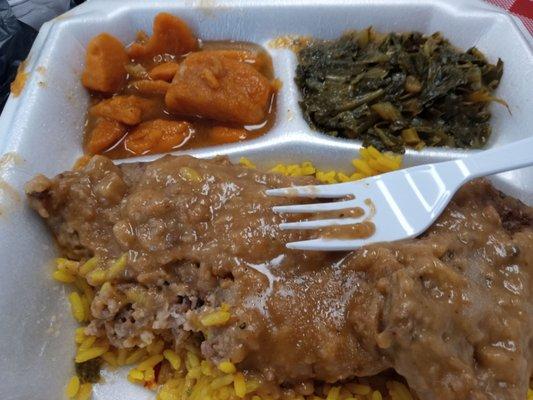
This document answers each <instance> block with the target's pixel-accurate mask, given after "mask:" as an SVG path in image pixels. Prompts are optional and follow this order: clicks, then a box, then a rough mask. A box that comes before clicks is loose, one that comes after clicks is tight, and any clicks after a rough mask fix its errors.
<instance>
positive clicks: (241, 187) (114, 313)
mask: <svg viewBox="0 0 533 400" xmlns="http://www.w3.org/2000/svg"><path fill="white" fill-rule="evenodd" d="M310 183H313V182H310V181H309V180H307V181H306V180H298V181H297V180H296V179H295V178H287V177H283V176H279V175H274V174H263V173H259V172H256V171H253V170H249V169H244V168H242V167H238V166H232V165H231V164H229V162H228V161H227V160H225V159H218V160H215V161H202V160H197V159H194V158H191V157H171V156H167V157H164V158H161V159H159V160H157V161H154V162H151V163H147V164H129V165H122V166H115V165H114V164H113V163H112V162H111V161H109V160H108V159H106V158H104V157H94V158H93V159H92V160H91V161H90V162H89V163H88V164H87V165H86V166H85V167H84V168H83V169H82V170H78V171H72V172H66V173H64V174H61V175H59V176H58V177H56V178H55V179H53V180H49V179H47V178H44V177H42V176H41V177H38V178H37V179H35V180H34V181H32V182H31V183H30V184H29V185H28V187H27V191H28V195H29V199H30V203H31V204H32V206H33V207H34V208H35V209H36V210H37V211H38V212H39V213H40V215H41V216H42V217H43V218H45V219H46V220H47V222H48V224H49V225H50V227H51V229H52V231H53V232H54V234H55V236H56V238H57V241H58V243H59V244H60V246H61V248H62V249H63V252H64V253H65V254H66V255H68V257H70V258H73V259H81V260H85V259H87V258H88V257H91V256H94V255H97V256H98V257H101V258H104V259H106V258H107V259H115V258H117V257H119V256H120V255H121V254H124V253H127V255H128V262H127V269H126V271H125V273H124V275H123V276H121V277H120V278H119V279H117V280H116V281H114V282H112V283H111V285H107V286H106V287H105V290H104V287H103V286H98V287H97V288H96V289H97V291H98V292H97V296H96V298H95V300H94V301H93V304H92V314H93V315H92V318H93V319H92V322H91V325H90V327H89V329H91V333H92V334H97V335H106V336H107V337H108V338H109V340H110V341H111V342H112V343H113V344H114V345H115V346H117V347H131V346H134V345H140V346H144V345H146V344H148V343H150V342H151V341H152V340H153V338H154V337H155V336H156V335H163V336H164V337H165V338H166V339H167V340H168V338H172V340H173V341H174V343H175V344H176V346H179V345H180V343H182V342H183V339H184V337H185V336H187V335H191V334H199V332H200V331H202V336H201V337H202V345H201V348H202V352H203V355H204V356H205V357H207V358H209V359H211V360H213V361H215V362H218V361H220V360H222V359H230V360H231V361H233V362H235V363H238V366H239V368H240V369H242V370H245V371H247V372H248V373H250V374H254V373H255V374H260V375H261V376H262V377H263V379H264V381H266V382H271V383H272V384H285V385H299V384H303V383H305V382H310V381H312V380H320V381H326V382H337V381H339V380H343V379H346V378H350V377H353V376H371V375H375V374H377V373H380V372H382V371H385V370H388V369H390V368H393V369H395V370H396V371H397V372H398V373H399V374H401V375H402V376H404V377H405V379H406V380H407V382H408V384H409V385H410V387H411V389H412V390H414V391H415V392H416V393H417V395H418V396H419V397H420V398H421V399H517V400H523V399H524V397H525V395H526V391H527V387H528V381H529V378H530V376H531V370H532V365H533V359H532V358H533V357H532V350H533V349H532V343H533V340H532V334H531V332H532V325H533V323H532V322H533V305H532V304H531V303H532V300H533V299H532V292H531V287H532V285H533V274H531V268H532V267H531V264H532V261H533V246H532V244H533V230H532V228H531V226H532V225H531V221H532V220H533V212H532V209H531V208H529V207H526V206H524V205H523V204H521V203H519V202H518V201H517V200H514V199H511V198H508V197H505V196H503V195H501V194H500V193H499V192H497V191H496V190H494V189H493V188H492V187H491V186H490V185H489V184H488V183H486V182H483V181H477V182H474V183H472V184H468V185H466V186H465V187H464V188H463V189H461V190H460V191H459V192H458V194H457V195H456V196H455V197H454V199H453V201H452V202H451V203H450V205H449V206H448V207H447V209H446V210H445V212H444V213H443V215H442V216H441V217H440V218H439V220H438V221H437V222H436V223H435V224H434V225H433V226H432V227H431V228H430V229H429V230H428V231H427V232H426V233H425V234H424V235H423V236H422V237H420V238H417V239H412V240H406V241H403V242H398V243H388V244H380V245H373V246H368V247H364V248H361V249H359V250H357V251H354V252H352V253H349V254H341V255H339V254H336V253H334V254H324V253H316V252H299V251H291V250H287V249H286V248H285V243H286V242H289V241H297V240H305V239H306V238H308V234H306V233H303V232H298V231H282V230H280V229H279V228H278V224H279V223H280V222H284V221H286V219H285V218H284V217H282V216H280V215H278V214H275V213H273V212H272V211H271V208H272V206H275V205H280V204H288V203H289V204H290V202H291V199H288V198H275V197H267V196H266V195H265V194H264V190H265V189H267V188H274V187H287V186H290V185H291V184H297V185H298V184H310ZM378 212H379V209H378ZM223 303H227V304H228V305H229V306H230V307H231V319H230V320H229V321H228V322H227V323H226V324H225V325H220V326H213V327H210V328H209V329H207V331H206V330H205V328H203V330H202V329H200V328H199V326H198V323H197V322H198V320H199V318H201V316H202V315H205V313H207V312H210V311H212V310H213V309H216V307H218V306H220V305H221V304H223Z"/></svg>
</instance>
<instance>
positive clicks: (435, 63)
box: [296, 28, 505, 153]
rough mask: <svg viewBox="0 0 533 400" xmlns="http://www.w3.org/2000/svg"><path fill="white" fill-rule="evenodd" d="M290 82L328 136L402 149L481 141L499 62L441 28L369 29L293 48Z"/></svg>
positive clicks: (474, 145)
mask: <svg viewBox="0 0 533 400" xmlns="http://www.w3.org/2000/svg"><path fill="white" fill-rule="evenodd" d="M298 61H299V64H298V68H297V70H296V84H297V85H298V87H299V88H300V91H301V94H302V101H301V102H300V105H301V107H302V110H303V113H304V116H305V118H306V120H307V122H308V123H309V124H310V125H311V126H312V127H313V128H315V129H317V130H320V131H323V132H325V133H327V134H329V135H332V136H340V137H345V138H351V139H360V140H362V141H363V144H364V145H365V146H370V145H373V146H375V147H376V148H378V149H380V150H392V151H394V152H398V153H403V151H404V150H405V147H406V146H408V147H414V148H416V149H420V148H423V147H424V146H450V147H461V148H479V147H482V146H483V145H484V144H485V142H486V141H487V138H488V137H489V135H490V126H489V119H490V112H489V110H488V104H489V103H490V102H491V101H493V100H494V101H498V102H499V103H503V104H505V102H503V101H502V100H500V99H498V98H496V97H494V96H493V94H492V92H493V90H494V89H495V88H496V87H497V86H498V84H499V83H500V79H501V76H502V73H503V62H502V60H500V59H498V61H497V63H496V64H495V65H494V64H490V63H489V62H488V61H487V60H486V58H485V56H484V55H483V54H482V53H481V52H480V51H479V50H477V49H476V48H475V47H473V48H471V49H469V50H468V51H466V52H462V51H460V50H458V49H457V48H455V47H453V46H452V45H451V44H450V42H448V40H446V39H444V38H443V37H442V35H441V34H440V33H435V34H433V35H431V36H424V35H422V34H420V33H416V32H412V33H402V34H397V33H389V34H387V35H383V34H379V33H377V32H375V31H374V30H373V29H372V28H367V29H365V30H363V31H359V32H349V33H347V34H345V35H343V36H342V37H340V38H339V39H337V40H333V41H318V40H316V41H313V42H311V44H310V45H309V46H307V47H305V48H303V49H302V50H300V51H299V52H298Z"/></svg>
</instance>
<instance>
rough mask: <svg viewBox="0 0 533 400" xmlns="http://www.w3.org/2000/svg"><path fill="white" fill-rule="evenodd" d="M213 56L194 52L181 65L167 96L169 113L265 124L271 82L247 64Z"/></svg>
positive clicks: (211, 53) (216, 55) (217, 55)
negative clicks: (263, 122) (262, 122)
mask: <svg viewBox="0 0 533 400" xmlns="http://www.w3.org/2000/svg"><path fill="white" fill-rule="evenodd" d="M213 53H216V52H197V53H193V54H191V55H189V56H187V58H185V60H184V61H183V62H182V63H181V64H180V69H179V70H178V73H177V74H176V76H175V77H174V79H173V81H172V84H171V85H170V88H169V89H168V91H167V94H166V96H165V102H166V104H167V107H168V108H169V110H171V111H173V112H175V113H177V114H180V115H189V116H200V117H204V118H209V119H214V120H216V121H222V122H236V123H239V124H256V123H259V122H261V121H263V120H264V119H265V117H266V115H267V112H268V108H269V105H270V96H271V94H272V87H271V85H270V82H269V81H268V79H267V78H265V77H264V76H263V75H262V74H260V73H259V72H258V71H257V70H255V69H254V68H253V67H252V66H250V65H248V64H246V63H243V62H239V61H236V60H234V59H231V58H228V57H225V56H220V55H219V54H213Z"/></svg>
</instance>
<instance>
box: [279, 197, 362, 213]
mask: <svg viewBox="0 0 533 400" xmlns="http://www.w3.org/2000/svg"><path fill="white" fill-rule="evenodd" d="M356 206H357V203H356V200H345V201H336V202H332V203H312V204H297V205H290V206H274V207H272V211H274V212H276V213H315V212H321V211H335V210H345V209H347V208H354V207H356Z"/></svg>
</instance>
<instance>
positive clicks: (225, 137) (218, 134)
mask: <svg viewBox="0 0 533 400" xmlns="http://www.w3.org/2000/svg"><path fill="white" fill-rule="evenodd" d="M208 135H209V139H211V140H212V141H213V142H214V143H218V144H224V143H234V142H238V141H240V140H244V139H246V137H247V135H248V132H247V131H246V129H242V128H228V127H226V126H214V127H212V128H211V129H209V134H208Z"/></svg>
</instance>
